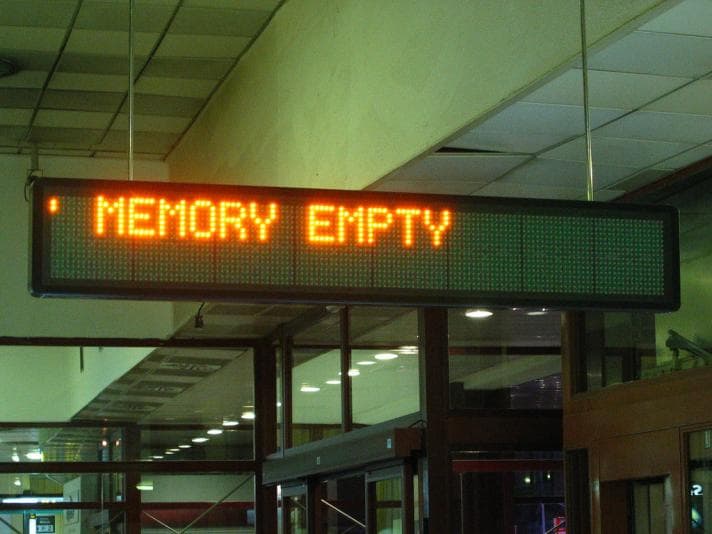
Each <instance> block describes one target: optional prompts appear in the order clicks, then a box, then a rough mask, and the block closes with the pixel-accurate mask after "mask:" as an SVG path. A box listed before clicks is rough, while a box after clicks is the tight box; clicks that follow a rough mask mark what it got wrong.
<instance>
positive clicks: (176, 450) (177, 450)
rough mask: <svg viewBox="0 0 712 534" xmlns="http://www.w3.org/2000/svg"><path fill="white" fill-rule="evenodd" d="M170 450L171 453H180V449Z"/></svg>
mask: <svg viewBox="0 0 712 534" xmlns="http://www.w3.org/2000/svg"><path fill="white" fill-rule="evenodd" d="M168 450H169V451H171V452H179V451H180V449H175V448H173V449H168Z"/></svg>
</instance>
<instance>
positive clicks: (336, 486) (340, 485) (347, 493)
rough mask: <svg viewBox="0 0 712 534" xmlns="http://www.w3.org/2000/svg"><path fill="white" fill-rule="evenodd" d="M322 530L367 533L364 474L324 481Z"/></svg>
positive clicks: (342, 532) (336, 532)
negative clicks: (365, 526) (365, 527)
mask: <svg viewBox="0 0 712 534" xmlns="http://www.w3.org/2000/svg"><path fill="white" fill-rule="evenodd" d="M321 496H322V502H321V507H322V515H321V517H322V521H323V524H322V531H323V532H328V533H329V534H346V533H347V532H348V533H350V534H365V532H366V530H365V529H364V527H363V526H362V525H365V524H366V499H365V497H366V486H365V482H364V476H363V475H359V476H353V477H344V478H339V479H334V480H328V481H326V482H323V483H322V487H321Z"/></svg>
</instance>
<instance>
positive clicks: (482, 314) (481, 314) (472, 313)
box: [465, 310, 493, 319]
mask: <svg viewBox="0 0 712 534" xmlns="http://www.w3.org/2000/svg"><path fill="white" fill-rule="evenodd" d="M492 315H493V314H492V312H491V311H489V310H467V311H466V312H465V316H466V317H469V318H470V319H486V318H487V317H492Z"/></svg>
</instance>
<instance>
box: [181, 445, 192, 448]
mask: <svg viewBox="0 0 712 534" xmlns="http://www.w3.org/2000/svg"><path fill="white" fill-rule="evenodd" d="M191 447H192V445H178V448H179V449H190V448H191Z"/></svg>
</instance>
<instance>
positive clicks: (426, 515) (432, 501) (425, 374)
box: [418, 308, 453, 534]
mask: <svg viewBox="0 0 712 534" xmlns="http://www.w3.org/2000/svg"><path fill="white" fill-rule="evenodd" d="M418 323H419V332H420V409H421V413H422V416H423V419H424V420H425V422H426V429H425V448H426V451H427V455H426V457H425V460H424V462H423V466H422V473H423V479H422V484H423V499H424V502H423V525H424V529H423V532H424V533H425V534H428V533H430V534H436V533H443V532H452V531H453V529H452V525H451V522H452V521H453V519H452V514H451V513H450V512H451V510H450V506H451V504H450V501H451V496H450V490H451V487H450V481H451V478H452V469H451V466H450V458H449V453H450V451H449V446H448V437H447V428H448V424H447V418H448V411H449V382H450V380H449V362H448V350H447V349H448V347H447V343H448V341H447V309H446V308H425V309H421V310H420V313H419V321H418Z"/></svg>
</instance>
